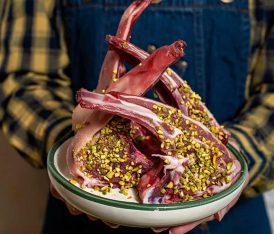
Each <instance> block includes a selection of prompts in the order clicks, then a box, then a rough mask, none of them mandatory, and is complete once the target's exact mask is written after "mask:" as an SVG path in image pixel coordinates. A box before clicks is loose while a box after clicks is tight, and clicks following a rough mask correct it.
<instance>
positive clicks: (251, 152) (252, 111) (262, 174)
mask: <svg viewBox="0 0 274 234" xmlns="http://www.w3.org/2000/svg"><path fill="white" fill-rule="evenodd" d="M270 91H271V90H269V92H266V93H260V94H257V95H255V96H254V97H253V98H252V99H250V101H249V102H248V103H247V105H246V106H247V109H246V110H245V111H244V112H243V113H242V114H241V115H239V116H238V117H237V118H236V119H234V120H233V121H232V122H230V123H229V124H228V125H227V127H228V129H229V131H230V132H231V134H232V137H233V138H234V139H235V140H236V142H237V143H238V144H239V146H240V147H241V149H242V150H243V152H244V154H245V156H246V158H247V161H248V166H249V174H250V182H249V185H248V187H247V189H246V190H245V192H244V193H245V195H247V196H254V195H256V194H258V193H262V192H264V191H266V190H269V189H272V188H274V164H273V160H274V128H273V126H274V118H273V117H274V101H273V100H274V93H273V92H270Z"/></svg>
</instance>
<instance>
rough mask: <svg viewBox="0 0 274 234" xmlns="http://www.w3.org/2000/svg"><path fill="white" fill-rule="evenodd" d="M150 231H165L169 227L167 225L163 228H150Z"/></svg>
mask: <svg viewBox="0 0 274 234" xmlns="http://www.w3.org/2000/svg"><path fill="white" fill-rule="evenodd" d="M151 229H152V231H154V232H155V233H160V232H163V231H166V230H168V229H169V228H168V227H163V228H151Z"/></svg>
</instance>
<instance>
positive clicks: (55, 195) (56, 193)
mask: <svg viewBox="0 0 274 234" xmlns="http://www.w3.org/2000/svg"><path fill="white" fill-rule="evenodd" d="M49 190H50V192H51V194H52V196H53V197H55V198H56V199H58V200H61V201H64V200H63V198H62V197H61V196H60V194H59V193H58V192H57V190H56V189H55V188H54V187H53V185H52V184H50V186H49Z"/></svg>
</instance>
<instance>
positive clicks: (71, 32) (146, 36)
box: [44, 0, 270, 234]
mask: <svg viewBox="0 0 274 234" xmlns="http://www.w3.org/2000/svg"><path fill="white" fill-rule="evenodd" d="M131 2H132V0H64V1H63V2H62V3H61V4H62V6H61V9H62V13H63V18H64V24H65V35H66V42H67V45H68V53H69V57H70V62H71V63H70V66H69V67H68V68H67V69H66V71H65V72H66V73H67V75H68V76H69V77H71V79H72V86H73V90H74V91H76V90H78V89H79V88H80V87H85V88H88V89H90V90H92V89H94V88H95V87H96V85H97V81H98V76H99V72H100V67H101V65H102V62H103V59H104V56H105V54H106V51H107V47H108V46H107V43H106V42H105V40H104V38H105V35H106V34H112V35H115V33H116V29H117V26H118V23H119V20H120V17H121V15H122V13H123V11H124V9H125V8H126V7H127V6H128V5H129V4H130V3H131ZM223 2H225V1H223ZM223 2H222V1H220V0H163V1H162V3H161V4H159V5H152V6H150V7H149V8H148V9H147V10H146V11H145V12H144V13H143V14H142V15H141V17H140V18H139V19H138V21H137V23H136V25H135V27H134V29H133V33H132V38H131V41H132V42H133V43H134V44H136V45H138V46H139V47H141V48H143V49H145V50H147V49H148V50H151V49H152V48H155V47H156V48H157V47H160V46H162V45H166V44H171V43H172V42H173V41H175V40H178V39H183V40H185V41H186V42H187V45H188V46H187V48H186V50H185V52H186V56H185V57H184V58H182V59H181V60H180V61H178V62H177V63H176V64H175V65H173V68H174V70H175V71H176V72H177V73H178V74H179V75H180V76H181V77H183V78H184V79H186V80H187V81H188V83H189V84H190V86H191V87H192V88H193V90H195V91H196V92H197V93H199V94H200V95H201V96H202V98H203V100H204V102H205V103H206V105H207V106H208V108H209V109H210V110H211V112H212V113H213V114H214V115H215V117H216V118H217V120H218V121H219V122H224V121H229V119H231V118H232V117H233V116H235V114H236V113H237V111H238V110H239V108H240V107H241V106H242V105H243V104H244V101H245V100H244V91H245V82H246V77H247V70H248V56H249V40H250V35H249V33H250V24H249V12H248V1H247V0H235V1H233V2H231V3H223ZM44 232H45V233H98V234H101V233H119V234H123V233H125V234H132V233H138V234H140V233H153V232H152V231H151V230H150V229H135V228H127V227H121V228H118V229H110V228H108V227H107V226H106V225H104V224H102V223H101V222H91V221H89V220H88V219H87V218H86V217H85V215H80V216H75V217H73V216H71V215H70V214H69V213H68V212H67V209H66V207H65V206H64V204H62V203H60V202H59V201H57V200H54V199H53V198H52V197H50V198H49V204H48V210H47V217H46V220H45V227H44ZM192 233H222V234H229V233H234V234H237V233H241V234H244V233H249V234H253V233H254V234H268V233H270V228H269V222H268V218H267V215H266V211H265V206H264V201H263V198H262V196H258V197H256V198H252V199H241V200H240V201H239V202H238V204H237V205H236V206H235V207H234V208H233V209H232V210H231V212H229V213H228V214H227V215H226V216H225V217H224V219H223V220H222V222H220V223H219V222H217V221H213V222H209V223H208V224H207V225H203V226H202V227H197V228H195V229H194V230H193V231H192Z"/></svg>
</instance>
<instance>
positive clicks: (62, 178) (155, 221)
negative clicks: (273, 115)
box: [47, 136, 248, 227]
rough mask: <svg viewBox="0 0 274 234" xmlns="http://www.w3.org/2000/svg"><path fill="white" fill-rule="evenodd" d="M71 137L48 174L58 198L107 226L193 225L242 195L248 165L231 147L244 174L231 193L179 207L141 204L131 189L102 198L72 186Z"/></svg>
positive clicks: (53, 155)
mask: <svg viewBox="0 0 274 234" xmlns="http://www.w3.org/2000/svg"><path fill="white" fill-rule="evenodd" d="M69 141H70V138H69V136H67V137H65V139H63V140H60V141H59V142H57V143H56V144H55V145H54V146H53V148H52V149H51V151H50V152H49V155H48V163H47V164H48V174H49V178H50V181H51V183H52V184H53V186H54V187H55V188H56V190H57V191H58V192H59V194H60V195H61V196H62V197H63V198H64V199H65V200H66V201H67V202H68V203H69V204H71V205H72V206H74V207H75V208H77V209H79V210H80V211H82V212H84V213H86V214H89V215H92V216H95V217H97V218H99V219H102V220H105V221H107V222H111V223H116V224H121V225H124V226H133V227H165V226H175V225H179V224H184V223H189V222H193V221H196V220H199V219H202V218H205V217H207V216H209V215H212V214H214V213H216V212H218V211H219V210H221V209H222V208H224V207H226V206H227V205H228V204H229V203H230V202H231V201H232V200H233V198H235V197H236V196H237V195H238V194H239V193H240V192H241V189H242V187H243V185H244V182H245V180H246V179H247V173H248V169H247V164H246V162H245V160H244V157H243V155H242V154H241V153H240V152H238V151H237V150H236V149H235V148H233V147H232V146H231V145H229V146H228V148H229V150H230V151H231V152H232V153H233V154H234V155H235V156H236V157H237V158H238V160H239V161H240V163H241V166H242V172H241V175H240V177H239V178H238V180H237V181H236V182H235V183H234V184H233V185H232V186H231V187H229V188H228V189H226V190H224V191H223V192H221V193H219V194H216V195H214V196H212V197H209V198H205V199H201V200H196V201H189V202H185V203H176V204H168V205H165V204H160V205H152V204H140V203H138V199H137V197H136V194H135V189H131V191H130V195H129V196H128V197H126V196H124V195H122V194H120V193H119V192H118V191H115V190H114V191H113V192H112V193H110V194H107V195H103V194H102V193H100V192H96V191H93V190H91V189H82V188H80V187H79V185H77V184H76V185H74V184H72V183H70V182H69V179H70V178H71V176H70V174H69V171H68V168H67V165H66V149H67V146H68V144H69Z"/></svg>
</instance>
